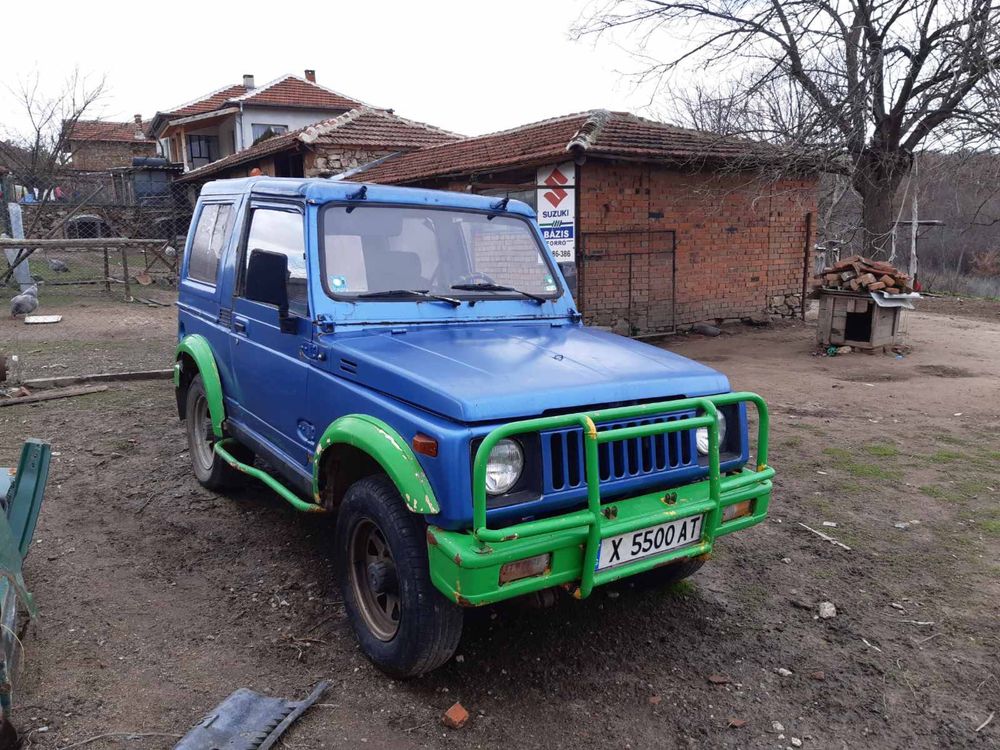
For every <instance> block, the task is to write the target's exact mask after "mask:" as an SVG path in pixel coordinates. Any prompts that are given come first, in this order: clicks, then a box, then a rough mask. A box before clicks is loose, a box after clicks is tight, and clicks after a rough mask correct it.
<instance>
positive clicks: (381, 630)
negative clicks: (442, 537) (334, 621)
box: [334, 475, 462, 678]
mask: <svg viewBox="0 0 1000 750" xmlns="http://www.w3.org/2000/svg"><path fill="white" fill-rule="evenodd" d="M426 539H427V527H426V525H425V524H424V522H423V520H422V519H421V518H420V516H418V515H416V514H414V513H412V512H410V511H409V510H408V509H407V508H406V506H405V505H404V504H403V500H402V498H401V497H400V496H399V491H398V490H397V489H396V486H395V485H394V484H393V483H392V480H390V479H389V478H388V477H387V476H385V475H376V476H371V477H366V478H364V479H360V480H358V481H357V482H355V483H354V484H353V485H351V487H350V488H349V489H348V490H347V493H346V494H345V496H344V501H343V503H342V504H341V506H340V510H339V514H338V517H337V530H336V533H335V538H334V543H335V547H334V549H335V550H336V563H337V577H338V579H339V583H340V589H341V591H342V593H343V597H344V605H345V607H346V609H347V614H348V617H349V619H350V621H351V626H352V627H353V629H354V633H355V635H356V636H357V638H358V643H359V644H360V645H361V650H362V651H363V652H364V654H365V656H367V657H368V658H369V659H371V661H372V662H373V663H374V664H375V666H377V667H378V668H379V669H381V670H382V671H383V672H385V673H387V674H389V675H391V676H393V677H400V678H406V677H416V676H419V675H422V674H426V673H427V672H430V671H431V670H432V669H435V668H436V667H439V666H441V665H442V664H444V663H445V662H446V661H448V659H450V658H451V656H452V654H454V653H455V649H456V648H458V642H459V639H460V638H461V636H462V610H461V608H460V607H458V606H457V605H455V604H452V603H451V602H450V601H448V600H447V599H445V598H444V596H442V595H441V593H440V592H439V591H438V590H437V589H436V588H434V585H433V584H432V583H431V580H430V575H429V572H428V565H427V541H426Z"/></svg>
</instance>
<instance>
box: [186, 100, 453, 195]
mask: <svg viewBox="0 0 1000 750" xmlns="http://www.w3.org/2000/svg"><path fill="white" fill-rule="evenodd" d="M460 137H461V136H459V135H456V134H455V133H449V132H448V131H447V130H441V129H440V128H436V127H434V126H433V125H428V124H426V123H423V122H417V121H415V120H407V119H406V118H404V117H399V116H398V115H395V114H392V113H391V112H387V111H385V110H381V109H373V108H371V107H359V108H358V109H352V110H351V111H350V112H345V113H344V114H342V115H340V116H339V117H332V118H330V119H328V120H323V121H321V122H317V123H315V124H313V125H309V126H307V127H304V128H300V129H299V130H292V131H290V132H288V133H283V134H281V135H277V136H272V137H271V138H268V139H267V140H265V141H261V142H260V143H258V144H256V145H254V146H251V147H250V148H247V149H244V150H243V151H240V152H239V153H236V154H232V155H230V156H226V157H224V158H222V159H219V160H218V161H214V162H212V163H211V164H206V165H205V166H204V167H199V168H198V169H193V170H191V171H190V172H188V173H186V174H185V175H184V176H183V177H182V178H180V179H181V180H182V181H184V182H188V181H195V180H204V179H206V178H208V177H210V176H211V175H215V174H218V173H219V172H222V171H225V170H227V169H231V168H232V167H236V166H238V165H240V164H246V163H248V162H253V161H257V160H258V159H261V158H263V157H265V156H269V155H271V154H275V153H278V152H280V151H285V150H287V149H291V148H295V147H297V146H299V145H300V144H301V145H305V146H308V147H310V148H312V149H313V150H317V151H322V150H323V148H324V147H336V146H362V147H366V148H379V149H383V150H388V151H405V150H409V149H415V148H422V147H425V146H434V145H437V144H440V143H447V142H449V141H454V140H456V139H457V138H460Z"/></svg>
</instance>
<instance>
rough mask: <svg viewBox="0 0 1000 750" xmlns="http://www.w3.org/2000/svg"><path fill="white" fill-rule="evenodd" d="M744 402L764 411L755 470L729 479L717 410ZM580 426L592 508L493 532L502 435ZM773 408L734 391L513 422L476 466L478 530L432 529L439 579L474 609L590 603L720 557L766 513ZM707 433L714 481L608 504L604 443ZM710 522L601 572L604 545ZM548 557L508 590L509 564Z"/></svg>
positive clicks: (487, 443)
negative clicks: (635, 580)
mask: <svg viewBox="0 0 1000 750" xmlns="http://www.w3.org/2000/svg"><path fill="white" fill-rule="evenodd" d="M740 402H749V403H752V404H753V405H754V406H755V407H756V409H757V415H758V426H757V451H756V464H757V465H756V467H755V468H753V469H746V468H744V469H743V470H741V471H739V472H736V473H733V474H732V475H729V476H725V477H723V476H722V475H721V470H720V465H721V461H720V457H719V424H718V417H717V414H718V407H720V406H726V405H729V404H736V403H740ZM677 411H696V412H697V414H698V415H697V416H694V417H688V418H684V419H678V420H674V421H667V422H661V423H655V424H646V425H639V426H634V427H620V428H616V429H609V430H602V431H600V432H599V431H598V430H597V423H599V422H609V421H617V420H625V419H635V418H642V417H649V416H653V415H663V414H667V413H670V412H677ZM574 426H579V427H582V428H583V436H584V473H585V478H586V484H587V507H586V509H582V510H578V511H572V512H569V513H564V514H561V515H556V516H552V517H549V518H542V519H538V520H533V521H525V522H522V523H517V524H513V525H510V526H504V527H503V528H490V527H489V526H488V524H487V516H486V510H487V507H486V500H487V493H486V464H487V460H488V458H489V455H490V451H491V450H492V449H493V447H494V446H495V445H496V444H497V443H498V442H499V441H501V440H503V439H504V438H509V437H511V436H513V435H523V434H525V433H529V432H541V431H544V430H554V429H560V428H565V427H574ZM769 426H770V424H769V417H768V411H767V404H765V403H764V400H763V399H762V398H761V397H760V396H758V395H757V394H755V393H745V392H743V393H726V394H722V395H718V396H704V397H699V398H687V399H680V400H677V401H666V402H660V403H655V404H641V405H637V406H624V407H620V408H615V409H605V410H601V411H592V412H586V413H580V414H566V415H561V416H554V417H541V418H538V419H528V420H524V421H520V422H511V423H510V424H506V425H503V426H501V427H498V428H496V429H495V430H493V431H492V432H490V433H489V434H488V435H487V436H486V437H485V438H484V439H483V441H482V444H481V445H480V446H479V448H478V450H477V451H476V456H475V459H474V462H473V483H472V488H473V494H472V503H473V528H472V530H471V532H456V531H446V530H444V529H440V528H437V527H435V526H431V527H430V528H429V530H428V555H429V560H430V571H431V579H432V580H433V581H434V584H435V585H436V586H437V587H438V588H439V589H440V590H441V591H442V592H443V593H444V594H445V595H446V596H448V597H450V598H452V599H453V600H454V601H456V602H458V603H459V604H463V605H467V606H476V605H481V604H489V603H492V602H496V601H501V600H503V599H509V598H512V597H515V596H520V595H522V594H526V593H530V592H532V591H538V590H540V589H544V588H549V587H552V586H557V585H562V586H567V587H568V588H571V589H572V591H573V595H574V596H576V597H577V598H584V597H587V596H589V595H590V594H591V592H592V591H593V589H594V587H595V586H600V585H602V584H606V583H610V582H612V581H615V580H619V579H621V578H625V577H627V576H631V575H635V574H636V573H642V572H644V571H647V570H650V569H652V568H654V567H658V566H660V565H664V564H667V563H670V562H673V561H676V560H678V559H680V558H687V557H697V556H699V555H706V554H708V553H710V552H711V551H712V546H713V544H714V541H715V539H716V538H717V537H719V536H721V535H723V534H729V533H731V532H733V531H739V530H741V529H745V528H747V527H748V526H752V525H754V524H756V523H760V522H761V521H762V520H764V518H765V516H766V515H767V507H768V503H769V501H770V496H771V478H772V477H773V476H774V469H772V468H771V467H770V466H768V464H767V444H768V432H769ZM700 427H704V428H706V430H707V431H708V456H707V458H708V477H707V478H706V479H704V480H702V481H698V482H694V483H691V484H688V485H682V486H680V487H674V488H671V489H670V490H667V491H664V490H660V491H657V492H652V493H647V494H644V495H639V496H636V497H632V498H628V499H621V500H614V501H612V502H609V503H607V504H602V501H601V487H600V484H601V482H600V475H599V471H600V468H599V460H598V446H600V445H601V444H603V443H612V442H616V441H620V440H629V439H634V438H646V437H652V436H654V435H661V434H666V433H671V432H679V431H684V430H694V429H698V428H700ZM746 501H751V503H752V505H751V512H750V513H749V514H748V515H745V516H743V517H740V518H735V519H732V520H729V521H725V522H724V521H723V512H724V509H725V508H726V507H728V506H730V505H734V504H736V503H742V502H746ZM698 515H703V517H704V522H703V523H702V524H701V538H700V540H699V541H698V542H697V543H692V544H688V545H686V546H683V547H678V548H675V549H671V550H668V551H665V552H663V553H661V554H656V555H652V556H650V557H642V558H640V559H636V560H632V561H630V562H626V563H623V564H621V565H618V566H616V567H612V568H607V569H605V570H597V562H598V555H599V553H600V545H601V540H602V539H607V538H610V537H615V536H618V535H621V534H626V533H630V532H634V531H637V530H640V529H645V528H650V527H653V526H658V525H660V524H663V523H666V522H668V521H672V520H677V519H682V518H690V517H694V516H698ZM545 554H548V555H550V562H549V564H548V565H547V567H546V569H545V570H544V571H543V572H541V573H539V574H538V575H532V576H530V577H526V578H520V579H518V580H513V581H510V582H507V583H501V581H500V571H501V569H502V568H503V566H504V565H507V564H510V563H515V562H517V561H519V560H526V559H529V558H532V557H536V556H539V555H545Z"/></svg>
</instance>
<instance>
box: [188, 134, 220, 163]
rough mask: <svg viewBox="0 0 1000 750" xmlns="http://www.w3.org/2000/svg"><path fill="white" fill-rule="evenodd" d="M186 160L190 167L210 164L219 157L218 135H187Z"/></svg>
mask: <svg viewBox="0 0 1000 750" xmlns="http://www.w3.org/2000/svg"><path fill="white" fill-rule="evenodd" d="M187 141H188V160H189V161H190V162H191V169H197V168H198V167H203V166H205V165H206V164H211V163H212V162H213V161H215V160H216V159H218V158H219V137H218V136H216V135H189V136H188V138H187Z"/></svg>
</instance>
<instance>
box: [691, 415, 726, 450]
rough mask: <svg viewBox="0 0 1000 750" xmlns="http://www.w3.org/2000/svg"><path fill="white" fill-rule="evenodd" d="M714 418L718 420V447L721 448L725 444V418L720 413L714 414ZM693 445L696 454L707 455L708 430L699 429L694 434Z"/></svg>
mask: <svg viewBox="0 0 1000 750" xmlns="http://www.w3.org/2000/svg"><path fill="white" fill-rule="evenodd" d="M716 416H717V417H718V419H719V445H720V446H721V445H722V444H723V443H724V442H726V418H725V416H723V414H722V412H721V411H720V412H716ZM694 441H695V444H696V445H697V446H698V452H699V453H700V454H701V455H703V456H707V455H708V428H707V427H699V428H698V429H697V430H696V431H695V434H694Z"/></svg>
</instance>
